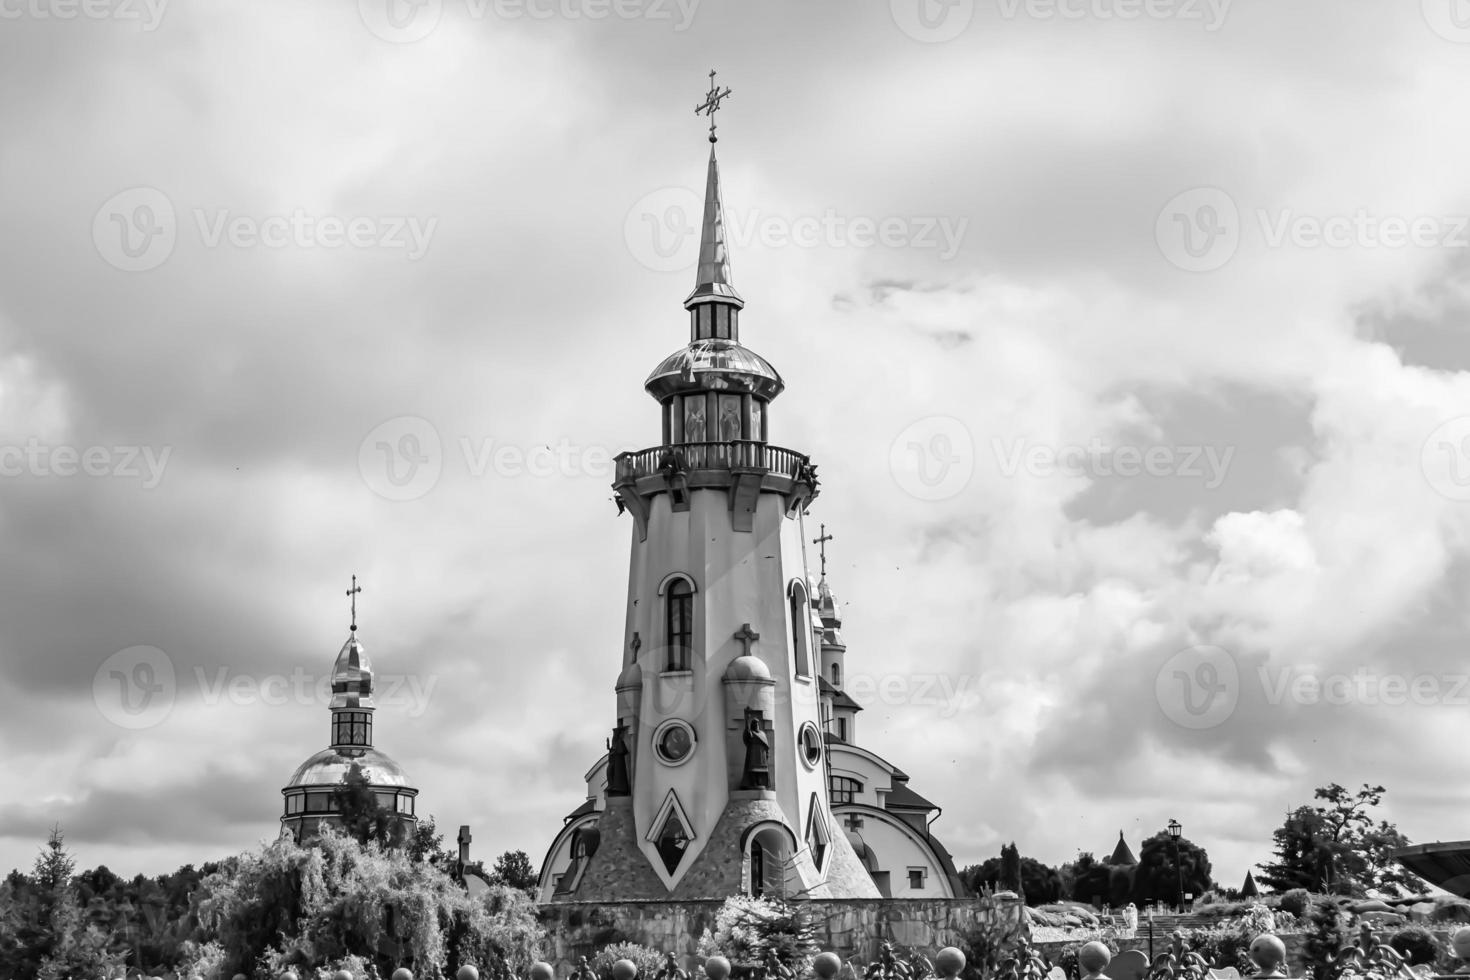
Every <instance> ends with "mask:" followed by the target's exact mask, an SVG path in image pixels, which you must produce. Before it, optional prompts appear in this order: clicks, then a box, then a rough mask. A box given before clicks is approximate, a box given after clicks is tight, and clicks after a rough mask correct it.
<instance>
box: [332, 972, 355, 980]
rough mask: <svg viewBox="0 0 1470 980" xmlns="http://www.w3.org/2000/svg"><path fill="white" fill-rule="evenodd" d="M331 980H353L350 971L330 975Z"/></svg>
mask: <svg viewBox="0 0 1470 980" xmlns="http://www.w3.org/2000/svg"><path fill="white" fill-rule="evenodd" d="M332 980H353V976H352V971H351V970H338V971H337V972H336V973H334V974H332Z"/></svg>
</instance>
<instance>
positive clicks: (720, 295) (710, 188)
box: [684, 142, 744, 308]
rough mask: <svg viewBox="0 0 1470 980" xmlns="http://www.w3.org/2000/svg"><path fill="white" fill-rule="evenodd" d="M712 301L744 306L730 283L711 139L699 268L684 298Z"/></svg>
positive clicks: (693, 301)
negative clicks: (692, 288) (690, 290)
mask: <svg viewBox="0 0 1470 980" xmlns="http://www.w3.org/2000/svg"><path fill="white" fill-rule="evenodd" d="M711 300H723V301H724V302H727V303H731V304H734V305H735V306H736V307H737V308H738V307H740V306H743V305H744V301H743V300H741V298H740V294H739V293H738V292H736V290H735V286H734V284H732V283H731V282H730V248H729V245H728V243H726V241H725V202H724V201H723V200H722V198H721V195H720V164H719V161H718V160H716V159H715V148H714V144H713V142H711V144H710V148H709V170H708V172H707V173H706V175H705V181H704V220H703V222H702V223H701V224H700V229H699V269H698V271H697V272H696V273H695V276H694V291H693V292H692V293H690V294H689V298H688V299H686V300H685V301H684V305H685V307H692V306H694V305H696V304H698V303H707V302H710V301H711Z"/></svg>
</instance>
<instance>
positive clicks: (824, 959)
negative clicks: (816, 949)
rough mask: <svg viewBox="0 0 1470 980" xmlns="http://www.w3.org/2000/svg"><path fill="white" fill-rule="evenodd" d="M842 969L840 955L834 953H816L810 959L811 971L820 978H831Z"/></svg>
mask: <svg viewBox="0 0 1470 980" xmlns="http://www.w3.org/2000/svg"><path fill="white" fill-rule="evenodd" d="M841 969H842V957H840V956H838V955H837V954H836V953H818V954H817V955H816V958H815V959H813V960H812V972H813V973H815V974H816V975H817V976H819V977H821V978H822V980H832V978H833V977H835V976H837V971H839V970H841Z"/></svg>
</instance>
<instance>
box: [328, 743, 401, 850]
mask: <svg viewBox="0 0 1470 980" xmlns="http://www.w3.org/2000/svg"><path fill="white" fill-rule="evenodd" d="M332 801H333V803H334V805H335V806H336V808H337V812H338V813H339V814H340V816H341V819H342V829H343V831H344V832H345V833H346V834H347V836H348V837H351V838H352V839H353V840H355V841H357V842H358V843H359V844H366V843H368V842H369V841H376V842H377V844H378V846H379V847H394V846H397V845H399V844H402V843H403V839H404V836H405V834H404V821H403V820H402V819H400V818H399V816H398V815H397V814H396V813H394V812H393V811H392V810H389V809H388V808H387V807H385V806H383V804H381V803H379V802H378V797H377V794H376V793H374V792H373V788H372V783H371V782H370V781H369V780H368V778H367V774H366V773H364V772H363V771H362V766H360V765H358V764H357V763H355V762H354V763H353V764H352V768H350V769H348V770H347V774H346V775H344V776H343V777H342V782H341V783H339V784H338V785H337V786H335V787H333V789H332Z"/></svg>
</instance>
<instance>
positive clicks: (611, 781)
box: [607, 725, 632, 796]
mask: <svg viewBox="0 0 1470 980" xmlns="http://www.w3.org/2000/svg"><path fill="white" fill-rule="evenodd" d="M627 731H628V726H626V725H619V726H618V727H617V728H614V729H613V733H612V738H611V739H610V740H608V743H607V795H608V796H629V795H631V794H632V788H631V786H630V783H629V780H628V744H627V742H626V740H625V739H624V738H623V736H624V735H625V734H626V733H627Z"/></svg>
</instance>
